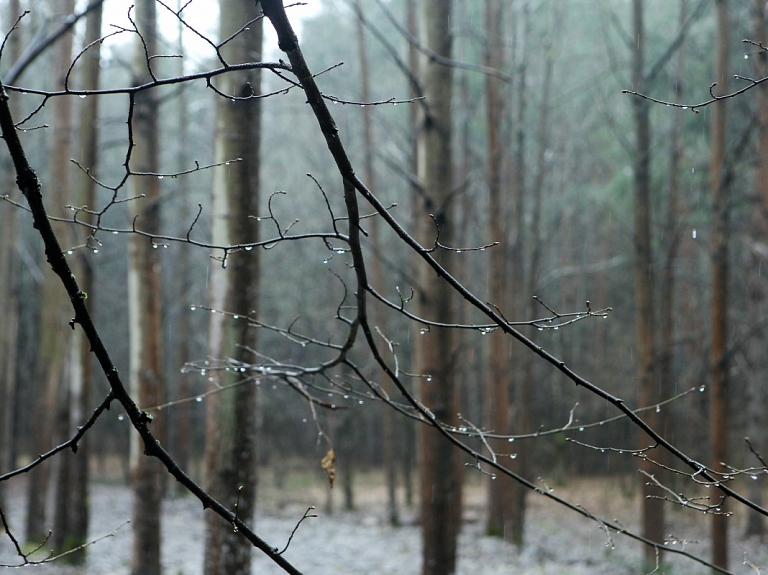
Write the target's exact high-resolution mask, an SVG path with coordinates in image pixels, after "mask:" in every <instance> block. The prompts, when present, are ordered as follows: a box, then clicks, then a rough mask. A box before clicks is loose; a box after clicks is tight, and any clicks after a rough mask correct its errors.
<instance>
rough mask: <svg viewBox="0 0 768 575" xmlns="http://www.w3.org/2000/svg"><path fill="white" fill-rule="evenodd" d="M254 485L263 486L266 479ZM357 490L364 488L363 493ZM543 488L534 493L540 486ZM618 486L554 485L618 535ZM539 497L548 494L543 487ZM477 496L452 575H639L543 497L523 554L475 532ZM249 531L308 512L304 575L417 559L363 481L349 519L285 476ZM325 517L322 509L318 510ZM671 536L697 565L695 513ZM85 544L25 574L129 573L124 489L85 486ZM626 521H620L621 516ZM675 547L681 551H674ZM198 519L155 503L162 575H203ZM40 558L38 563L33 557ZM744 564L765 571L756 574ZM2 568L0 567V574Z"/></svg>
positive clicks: (279, 530) (11, 505)
mask: <svg viewBox="0 0 768 575" xmlns="http://www.w3.org/2000/svg"><path fill="white" fill-rule="evenodd" d="M263 483H265V484H267V483H270V482H269V481H268V480H265V481H263ZM364 485H367V487H364ZM542 485H543V484H542ZM629 485H630V482H629V480H628V479H626V478H625V479H620V478H616V479H610V478H600V479H579V480H576V481H574V482H572V483H571V484H569V485H567V486H562V487H557V488H556V489H555V492H556V493H557V494H558V495H561V496H564V497H567V498H569V499H570V500H571V501H573V502H575V503H578V504H580V505H582V506H583V507H585V508H586V509H589V510H590V511H592V512H593V513H596V514H598V515H600V516H602V517H605V518H607V519H609V520H613V519H614V518H615V517H619V518H622V521H623V523H622V524H623V525H625V527H627V528H632V529H634V528H636V526H637V523H638V522H639V517H638V513H639V497H638V496H637V495H633V494H632V493H631V492H630V491H631V489H630V488H629V487H628V486H629ZM544 488H548V487H546V486H544ZM6 495H7V501H8V505H7V507H8V509H6V514H7V516H8V518H9V520H10V524H11V527H12V528H13V529H14V530H15V531H16V535H17V536H19V535H21V533H22V529H23V508H24V490H23V485H22V484H21V483H16V484H12V485H11V486H10V488H9V490H8V491H6ZM342 495H343V494H342V492H341V489H340V488H339V486H337V487H336V488H334V493H333V497H334V498H335V499H334V506H335V507H337V508H338V507H340V506H341V498H342ZM482 498H483V489H482V487H481V482H480V481H477V480H475V481H473V482H471V483H470V486H469V487H468V488H467V490H466V501H465V522H464V525H463V528H462V532H461V538H460V549H459V557H460V558H459V564H458V573H459V574H461V575H503V574H515V575H534V574H537V575H544V574H552V575H586V574H589V575H599V574H606V575H607V574H611V575H621V574H633V575H634V574H639V575H642V574H644V573H647V572H648V571H649V570H644V569H642V568H641V566H640V561H641V547H640V545H639V544H638V543H636V542H634V541H632V540H630V539H627V538H626V537H623V536H621V535H617V534H616V533H612V534H611V535H608V534H607V532H606V530H605V529H603V528H601V526H600V524H598V523H596V522H594V521H590V520H587V519H584V518H582V517H581V516H579V515H578V514H576V513H574V512H572V511H569V510H567V509H565V508H563V507H561V506H559V505H557V504H555V503H552V502H550V501H548V500H546V499H544V498H543V497H540V496H536V495H535V494H532V495H531V496H530V499H529V513H528V519H527V525H526V542H525V545H524V546H523V547H522V549H518V548H516V547H515V546H513V545H511V544H507V543H505V542H504V541H503V540H502V539H500V538H496V537H488V536H485V535H484V533H483V526H482V516H483V511H482V509H483V506H482ZM259 499H260V503H259V512H258V513H257V517H256V522H255V530H256V532H257V533H258V534H259V535H260V536H262V537H263V538H264V539H266V540H267V541H268V542H269V543H270V544H272V545H275V546H276V547H280V548H282V547H284V546H285V544H286V542H287V541H288V538H289V536H290V534H291V532H292V530H293V529H294V527H295V526H296V524H297V523H298V521H299V520H300V519H301V517H302V516H303V514H304V512H305V511H306V509H307V508H308V507H309V506H314V507H316V510H315V513H317V514H318V517H316V518H310V519H307V520H305V521H304V522H303V523H302V524H301V525H300V527H299V528H298V529H297V531H296V534H295V536H294V538H293V540H292V542H291V544H290V546H289V548H288V550H287V551H286V552H285V557H286V558H287V559H288V560H289V561H291V562H292V563H293V564H294V565H295V566H296V567H297V568H298V569H300V570H301V571H302V572H303V573H306V574H307V575H352V574H355V575H360V574H369V575H417V574H418V573H419V566H420V561H421V555H420V553H421V545H420V533H419V527H418V525H416V523H415V515H414V514H415V511H414V510H407V509H404V510H403V511H402V518H403V525H402V526H400V527H391V526H389V525H387V524H386V522H385V507H384V501H385V498H384V489H383V487H382V486H381V482H380V481H378V480H377V479H376V478H370V477H369V478H365V477H362V478H361V479H360V480H359V481H358V487H357V489H356V493H355V503H356V509H355V510H354V511H335V512H333V513H329V512H327V511H324V510H323V509H324V508H326V504H327V484H326V485H323V483H322V482H321V481H320V480H319V479H318V478H317V476H313V477H311V478H306V477H305V478H303V479H301V480H295V479H291V478H289V481H287V485H286V486H285V487H283V488H282V489H279V490H278V489H276V488H275V487H274V486H269V485H265V486H263V487H261V488H260V495H259ZM326 509H327V508H326ZM669 516H670V520H671V527H670V533H673V534H674V535H675V536H676V537H678V538H679V541H678V542H676V543H675V545H676V547H677V548H679V547H680V546H681V545H682V544H685V546H686V547H685V548H686V550H688V551H690V552H692V553H694V554H696V555H698V556H702V557H707V556H708V555H709V543H708V536H707V531H708V524H709V521H703V520H702V519H706V517H703V514H701V513H695V512H692V511H687V512H686V511H684V510H674V511H672V512H670V514H669ZM91 517H92V519H91V538H92V539H97V538H100V537H104V536H106V537H104V538H103V539H100V540H99V541H97V542H95V543H93V545H91V546H90V547H89V550H88V564H87V566H86V567H85V568H81V569H75V568H73V567H67V566H65V565H62V564H59V563H56V562H53V563H49V564H45V565H41V566H38V567H35V568H33V571H34V572H35V573H39V574H42V575H48V574H50V575H75V574H80V573H83V574H86V573H87V574H88V575H123V574H128V573H129V572H130V553H131V543H132V535H131V526H130V523H127V521H128V520H129V519H130V517H131V492H130V490H129V489H128V488H126V487H125V486H122V485H119V484H115V483H95V484H94V485H93V488H92V491H91ZM627 518H629V520H628V519H627ZM743 524H744V521H743V517H742V516H740V515H736V516H735V517H734V518H733V529H732V545H731V550H732V551H731V558H732V559H731V561H732V567H731V569H732V571H733V572H734V573H745V574H746V573H760V572H765V571H764V570H765V569H766V568H768V545H766V544H765V543H764V542H760V541H758V540H755V539H746V540H745V539H743V538H741V537H739V534H740V532H741V531H742V529H743ZM683 540H685V542H684V543H683ZM203 541H204V535H203V511H202V509H201V506H200V504H199V502H197V501H196V500H195V499H193V498H191V497H189V496H185V497H168V498H167V500H166V501H165V503H164V506H163V540H162V553H163V566H164V573H167V574H168V575H198V574H201V573H202V567H201V565H202V557H203ZM40 558H42V557H40ZM746 561H749V562H751V563H752V564H754V565H757V566H760V567H762V568H763V571H758V570H757V569H756V568H752V567H750V566H749V565H748V564H747V563H746ZM0 563H2V564H5V565H8V564H18V557H15V556H14V552H13V548H12V546H11V544H10V542H9V540H8V538H7V536H4V537H3V538H2V540H0ZM4 570H5V569H2V568H0V571H4ZM253 572H254V573H256V574H259V575H262V574H264V575H271V574H278V573H282V571H281V570H280V569H279V568H278V567H276V566H275V565H274V564H272V563H271V562H270V561H269V560H268V559H266V558H265V557H264V556H263V555H261V554H260V553H259V552H255V553H254V570H253ZM661 572H663V573H667V574H668V575H674V574H682V573H685V574H698V573H702V574H703V573H708V571H707V570H706V569H705V568H704V567H702V566H700V565H699V564H697V563H694V562H692V561H690V560H687V559H685V558H679V557H675V558H673V559H672V560H671V561H669V563H668V564H666V565H665V566H664V568H663V569H662V570H661Z"/></svg>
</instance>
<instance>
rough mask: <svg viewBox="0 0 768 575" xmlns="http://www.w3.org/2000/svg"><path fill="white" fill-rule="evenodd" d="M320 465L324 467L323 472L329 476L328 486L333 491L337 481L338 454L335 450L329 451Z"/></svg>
mask: <svg viewBox="0 0 768 575" xmlns="http://www.w3.org/2000/svg"><path fill="white" fill-rule="evenodd" d="M320 465H322V466H323V471H325V474H326V475H327V476H328V485H330V486H331V489H333V480H334V479H336V453H335V452H334V451H333V449H329V450H328V453H326V454H325V457H323V459H322V461H320Z"/></svg>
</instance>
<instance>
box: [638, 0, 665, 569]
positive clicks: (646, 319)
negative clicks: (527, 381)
mask: <svg viewBox="0 0 768 575" xmlns="http://www.w3.org/2000/svg"><path fill="white" fill-rule="evenodd" d="M632 24H633V38H634V41H635V49H634V51H633V54H632V83H633V86H632V89H633V90H635V91H638V92H641V93H643V92H645V90H646V86H645V78H644V76H645V29H644V23H643V0H633V2H632ZM632 105H633V112H634V118H635V153H634V163H635V165H634V189H635V191H634V246H635V260H634V284H635V333H636V341H637V344H636V345H637V363H636V365H635V377H636V379H637V387H638V390H639V393H638V398H639V402H640V405H641V406H643V407H644V406H648V405H653V404H654V403H657V402H658V401H659V399H660V394H659V391H658V389H657V382H656V379H655V377H656V373H655V372H654V363H655V362H654V360H655V358H654V353H655V351H654V341H655V340H654V338H655V318H654V313H655V309H654V306H653V299H654V298H653V282H654V278H653V252H652V246H651V123H650V118H649V110H648V102H647V101H646V100H644V99H642V98H635V99H633V100H632ZM645 418H646V421H647V422H648V424H649V425H650V426H651V427H652V428H653V429H656V430H658V429H659V419H660V418H659V414H658V413H657V412H656V410H650V411H648V412H646V415H645ZM649 441H650V440H649V438H648V437H647V436H646V435H645V434H642V433H641V434H640V437H639V442H638V448H639V449H645V448H647V447H648V446H649ZM640 469H641V470H642V471H644V472H645V473H648V474H650V475H653V474H654V473H656V472H657V471H659V470H658V468H657V467H656V465H655V464H654V463H653V462H652V461H650V460H649V459H641V460H640ZM640 481H641V482H642V485H643V490H642V493H643V505H642V509H643V520H642V521H643V536H644V537H646V538H647V539H650V540H651V541H655V542H657V543H659V544H662V543H663V541H664V506H663V501H662V500H661V499H658V498H657V497H656V496H658V495H660V493H659V492H658V487H656V486H655V485H654V484H653V482H652V481H651V480H650V479H649V478H648V477H646V476H645V475H641V476H640ZM644 552H645V561H646V563H647V564H649V565H654V564H655V562H656V558H657V555H656V549H655V548H653V547H650V546H645V547H644Z"/></svg>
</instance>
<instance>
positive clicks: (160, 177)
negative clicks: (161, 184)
mask: <svg viewBox="0 0 768 575" xmlns="http://www.w3.org/2000/svg"><path fill="white" fill-rule="evenodd" d="M164 177H165V176H157V179H158V180H162V179H163V178H164Z"/></svg>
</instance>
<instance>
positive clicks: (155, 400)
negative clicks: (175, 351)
mask: <svg viewBox="0 0 768 575" xmlns="http://www.w3.org/2000/svg"><path fill="white" fill-rule="evenodd" d="M135 19H136V23H137V26H138V29H139V31H140V33H141V34H142V38H143V41H144V44H141V43H137V44H136V47H135V50H136V52H135V56H134V63H133V74H134V79H133V81H134V83H136V84H138V83H140V82H144V81H147V80H148V79H149V78H148V69H147V66H148V65H149V63H148V62H147V58H146V56H145V52H144V49H145V46H146V50H147V52H148V53H149V55H154V54H157V32H156V30H157V24H156V22H157V19H156V9H155V2H154V0H138V1H137V2H136V9H135ZM158 123H159V118H158V113H157V101H156V95H155V93H154V92H153V91H151V90H150V91H145V92H140V93H139V94H136V96H135V100H134V108H133V143H134V144H135V145H134V147H133V150H132V155H131V163H130V167H131V169H132V170H133V171H134V172H139V173H147V172H150V173H153V172H154V173H156V172H157V171H158V164H159V162H158V154H159V148H158V128H157V127H158ZM131 185H132V187H131V190H132V195H133V196H134V197H135V196H139V195H140V194H143V195H144V196H145V197H144V198H142V199H141V200H136V201H132V202H131V203H130V205H131V210H132V216H133V218H135V221H136V225H137V227H139V228H140V229H142V230H144V231H147V232H150V233H158V232H159V228H160V183H159V181H158V178H157V177H154V176H133V177H132V178H131ZM129 253H130V261H129V271H128V289H129V313H130V340H131V341H130V344H131V345H130V388H131V390H132V393H133V396H134V397H135V398H136V400H137V403H138V404H139V406H141V407H150V406H154V405H159V404H161V403H162V402H163V353H162V328H161V309H160V308H161V305H160V299H161V291H160V257H159V256H160V251H158V250H157V249H155V244H154V243H153V242H151V241H150V240H148V239H147V238H145V237H141V236H133V237H132V238H131V243H130V252H129ZM157 419H158V416H157V414H156V415H155V422H154V423H153V427H154V432H155V433H156V434H157V435H158V436H160V437H159V439H161V440H162V427H163V425H162V422H161V421H157ZM139 442H140V439H139V437H138V436H137V434H135V433H133V434H132V435H131V476H132V484H133V490H134V501H133V520H132V521H133V557H132V566H131V571H132V573H133V575H160V543H161V541H160V520H161V514H162V510H161V506H162V475H163V474H164V470H163V468H162V466H161V465H160V464H159V462H158V461H157V460H155V459H153V458H149V457H145V456H144V455H143V449H142V448H141V446H140V444H139Z"/></svg>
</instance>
